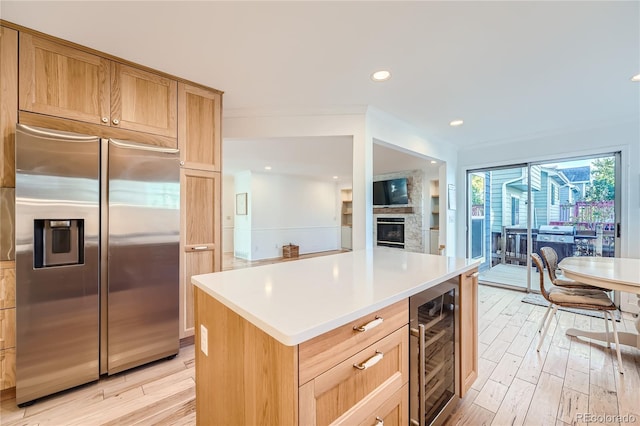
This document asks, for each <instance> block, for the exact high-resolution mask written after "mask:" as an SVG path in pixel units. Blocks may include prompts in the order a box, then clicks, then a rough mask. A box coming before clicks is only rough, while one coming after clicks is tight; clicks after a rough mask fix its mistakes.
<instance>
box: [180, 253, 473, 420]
mask: <svg viewBox="0 0 640 426" xmlns="http://www.w3.org/2000/svg"><path fill="white" fill-rule="evenodd" d="M477 266H478V262H474V261H470V260H466V259H456V258H449V257H443V256H433V255H426V254H419V253H409V252H405V251H400V250H395V249H384V248H376V249H369V250H360V251H353V252H348V253H341V254H337V255H331V256H322V257H316V258H311V259H304V260H298V261H295V262H285V263H278V264H272V265H265V266H261V267H255V268H247V269H239V270H232V271H226V272H221V273H213V274H205V275H197V276H194V277H192V282H193V284H194V285H195V286H196V287H195V314H196V413H197V422H198V424H202V425H205V424H206V425H213V424H220V425H223V424H224V425H231V424H238V425H241V424H244V425H246V424H252V425H258V424H265V425H267V424H272V425H281V424H323V423H326V424H328V423H332V422H337V423H349V424H354V423H355V424H359V423H362V422H364V423H367V422H369V421H371V420H373V421H371V424H374V423H375V421H376V420H375V419H376V417H380V418H383V419H387V420H391V419H395V420H396V421H398V422H400V423H403V424H407V423H408V419H407V416H408V413H407V405H408V404H407V398H408V390H407V388H408V387H407V382H408V358H409V354H408V344H407V340H408V335H409V330H408V325H407V324H408V322H409V318H408V300H409V297H411V296H412V295H414V294H417V293H419V292H421V291H423V290H425V289H428V288H431V287H433V286H436V285H438V284H440V283H442V282H444V281H447V280H455V282H456V284H457V285H458V296H457V298H458V309H457V312H458V318H457V321H456V324H457V325H456V336H457V338H456V347H457V349H458V351H457V352H458V354H459V362H458V363H457V366H458V368H457V370H456V378H457V380H456V390H457V393H458V395H459V396H461V395H462V394H464V392H465V391H466V390H467V389H468V388H469V387H470V386H471V384H472V383H473V380H475V377H476V376H477V331H476V330H477V300H476V294H477V293H476V292H477V289H476V285H477V279H476V276H477V274H475V272H476V271H477ZM376 364H377V365H376ZM374 365H376V367H373V366H374ZM391 423H394V422H393V421H392V422H391Z"/></svg>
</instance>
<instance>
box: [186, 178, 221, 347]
mask: <svg viewBox="0 0 640 426" xmlns="http://www.w3.org/2000/svg"><path fill="white" fill-rule="evenodd" d="M180 188H181V194H180V198H181V205H180V217H181V225H180V229H181V232H180V235H181V239H182V251H181V262H180V264H181V274H180V278H181V280H180V281H181V285H180V294H181V300H180V311H181V315H180V319H181V326H180V334H181V337H186V336H190V335H192V334H193V318H194V313H193V306H194V304H193V303H194V302H193V286H192V284H191V276H192V275H197V274H204V273H208V272H215V271H219V270H220V269H221V267H222V265H221V263H222V257H221V253H222V252H221V249H220V243H221V223H220V214H221V208H220V189H221V183H220V174H219V173H217V172H208V171H201V170H192V169H182V171H181V176H180Z"/></svg>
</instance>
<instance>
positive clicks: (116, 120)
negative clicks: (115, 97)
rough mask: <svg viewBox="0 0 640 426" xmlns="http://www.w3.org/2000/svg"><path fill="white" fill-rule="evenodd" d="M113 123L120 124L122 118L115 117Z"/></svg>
mask: <svg viewBox="0 0 640 426" xmlns="http://www.w3.org/2000/svg"><path fill="white" fill-rule="evenodd" d="M112 123H113V124H115V125H116V126H117V125H118V124H120V120H118V119H117V118H114V119H113V121H112Z"/></svg>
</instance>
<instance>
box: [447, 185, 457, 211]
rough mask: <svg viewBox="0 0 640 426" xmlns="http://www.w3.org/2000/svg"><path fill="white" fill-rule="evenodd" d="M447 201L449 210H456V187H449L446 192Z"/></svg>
mask: <svg viewBox="0 0 640 426" xmlns="http://www.w3.org/2000/svg"><path fill="white" fill-rule="evenodd" d="M447 201H448V203H449V210H455V209H456V186H455V185H449V187H448V192H447Z"/></svg>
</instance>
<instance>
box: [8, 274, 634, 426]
mask: <svg viewBox="0 0 640 426" xmlns="http://www.w3.org/2000/svg"><path fill="white" fill-rule="evenodd" d="M478 293H479V307H478V308H479V327H478V330H479V333H480V336H479V341H480V344H479V346H480V347H479V354H480V360H479V365H480V374H479V377H478V380H476V382H475V383H474V385H473V387H472V389H471V390H470V391H469V393H468V394H467V396H466V397H465V398H464V399H463V400H462V401H460V403H459V404H458V407H457V409H456V410H455V411H454V413H453V414H452V416H451V417H450V418H449V419H448V421H447V425H473V426H476V425H499V426H501V425H523V424H526V425H555V426H565V425H569V424H578V425H580V424H587V422H586V417H584V416H583V417H582V421H581V420H580V417H579V415H580V414H587V413H588V414H592V415H594V416H602V415H605V414H606V415H609V416H611V418H608V419H604V418H595V420H604V421H602V422H598V421H592V422H591V423H590V424H591V425H593V424H607V425H611V424H612V425H621V426H625V425H627V424H640V351H637V350H635V349H633V348H626V347H624V348H623V363H624V367H625V374H624V375H623V376H620V374H618V372H617V362H616V358H615V353H614V352H612V351H611V350H609V349H606V348H605V345H604V344H600V343H598V342H593V343H591V342H588V341H585V340H581V339H577V338H572V337H567V336H566V335H565V333H564V331H565V330H566V329H567V328H568V327H573V326H580V327H593V328H594V329H598V330H600V329H602V330H604V322H603V320H602V319H598V318H590V317H586V316H583V315H576V314H572V313H568V312H559V313H558V321H554V323H552V325H551V327H550V329H549V335H548V336H547V338H546V339H545V344H544V345H543V347H542V349H541V352H539V353H538V352H536V350H535V346H536V344H537V342H538V338H539V335H538V333H537V325H538V322H539V321H540V319H541V318H542V315H543V314H544V309H545V308H543V307H541V306H534V305H529V304H525V303H521V302H520V299H521V298H522V296H523V293H521V292H517V291H512V290H506V289H500V288H492V287H488V286H480V288H479V292H478ZM619 324H620V326H619V328H620V329H623V330H624V329H627V330H632V329H633V327H634V325H633V322H632V318H631V316H629V315H625V316H624V318H623V321H622V322H621V323H619ZM194 375H195V369H194V346H193V345H191V346H187V347H184V348H181V349H180V353H179V354H178V356H177V357H176V358H175V359H173V360H169V361H161V362H157V363H154V364H151V365H148V366H144V367H139V368H137V369H134V370H131V371H127V372H124V373H120V374H118V375H115V376H111V377H108V378H104V379H101V380H100V381H98V382H96V383H91V384H88V385H85V386H81V387H79V388H76V389H73V390H71V391H67V392H62V393H59V394H56V395H54V396H51V397H48V398H43V399H41V400H39V401H38V402H36V403H35V404H34V405H32V406H30V407H26V408H18V407H17V406H16V404H15V399H8V400H5V401H3V402H2V405H1V408H0V424H2V425H3V426H18V425H20V426H22V425H43V426H44V425H57V426H58V425H84V426H92V425H154V424H160V425H194V424H195V381H194V380H195V377H194ZM618 415H620V416H621V420H625V419H624V416H625V415H626V416H628V417H627V419H630V416H635V419H636V420H635V422H626V423H625V422H624V421H622V422H620V421H617V420H618V419H616V418H613V416H618Z"/></svg>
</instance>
